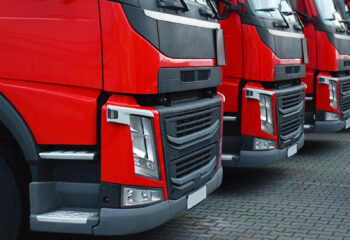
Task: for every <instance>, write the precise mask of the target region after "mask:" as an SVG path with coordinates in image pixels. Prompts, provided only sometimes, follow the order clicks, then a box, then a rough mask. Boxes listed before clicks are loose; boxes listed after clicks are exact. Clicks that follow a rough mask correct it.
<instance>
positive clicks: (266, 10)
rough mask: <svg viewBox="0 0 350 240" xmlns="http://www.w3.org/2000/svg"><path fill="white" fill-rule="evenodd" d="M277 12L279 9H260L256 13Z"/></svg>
mask: <svg viewBox="0 0 350 240" xmlns="http://www.w3.org/2000/svg"><path fill="white" fill-rule="evenodd" d="M276 10H277V8H258V9H255V10H254V12H273V11H276Z"/></svg>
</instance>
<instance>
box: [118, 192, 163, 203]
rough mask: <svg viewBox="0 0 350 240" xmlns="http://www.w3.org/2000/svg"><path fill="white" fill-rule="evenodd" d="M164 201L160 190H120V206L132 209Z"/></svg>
mask: <svg viewBox="0 0 350 240" xmlns="http://www.w3.org/2000/svg"><path fill="white" fill-rule="evenodd" d="M163 200H164V195H163V189H161V188H154V189H152V188H134V187H123V188H122V206H123V207H132V206H140V205H148V204H154V203H158V202H161V201H163Z"/></svg>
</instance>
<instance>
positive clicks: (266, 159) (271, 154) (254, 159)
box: [222, 135, 304, 167]
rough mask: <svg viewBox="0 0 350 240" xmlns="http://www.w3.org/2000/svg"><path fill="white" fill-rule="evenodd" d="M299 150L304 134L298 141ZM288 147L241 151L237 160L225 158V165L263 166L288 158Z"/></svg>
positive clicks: (302, 143)
mask: <svg viewBox="0 0 350 240" xmlns="http://www.w3.org/2000/svg"><path fill="white" fill-rule="evenodd" d="M296 144H297V148H298V150H299V149H301V148H302V147H303V146H304V135H303V136H302V137H301V138H300V140H299V141H298V142H297V143H296ZM287 154H288V148H285V149H274V150H267V151H241V152H240V157H239V158H238V159H237V160H235V159H232V160H223V161H222V165H223V166H224V167H262V166H266V165H270V164H273V163H275V162H278V161H282V160H285V159H287Z"/></svg>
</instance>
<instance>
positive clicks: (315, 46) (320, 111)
mask: <svg viewBox="0 0 350 240" xmlns="http://www.w3.org/2000/svg"><path fill="white" fill-rule="evenodd" d="M292 3H293V8H294V9H295V11H296V12H297V13H298V14H299V15H300V16H301V19H302V20H303V22H304V24H305V29H304V34H305V36H306V38H307V40H308V49H309V56H310V57H309V59H310V62H309V64H307V65H306V77H305V78H303V79H302V81H303V82H304V83H305V84H306V85H307V91H306V94H307V95H306V118H305V124H306V125H305V127H306V129H305V130H306V131H310V132H312V131H314V132H337V131H340V130H343V129H345V128H349V127H350V95H349V93H350V74H349V70H350V31H349V22H347V21H346V17H345V15H346V13H345V11H346V6H345V5H346V4H348V2H346V1H345V0H341V1H338V0H336V1H333V0H315V1H313V0H293V1H292Z"/></svg>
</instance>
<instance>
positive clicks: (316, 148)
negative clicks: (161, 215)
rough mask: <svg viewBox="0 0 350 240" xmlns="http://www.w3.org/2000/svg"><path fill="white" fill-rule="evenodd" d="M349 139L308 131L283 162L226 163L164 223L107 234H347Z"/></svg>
mask: <svg viewBox="0 0 350 240" xmlns="http://www.w3.org/2000/svg"><path fill="white" fill-rule="evenodd" d="M349 144H350V131H348V132H342V133H338V134H310V135H307V136H306V142H305V147H304V149H303V150H302V151H301V152H300V153H299V154H298V155H296V156H295V157H292V158H291V159H288V160H286V161H284V162H280V163H277V164H274V165H272V166H269V167H264V168H256V169H225V171H224V174H225V175H224V181H223V185H222V186H221V187H220V188H219V189H218V190H217V191H216V192H215V193H213V194H211V195H210V196H209V197H208V199H206V201H204V202H202V203H201V204H199V205H198V206H196V207H195V208H194V209H192V210H191V211H187V212H185V213H184V214H182V215H180V216H178V217H176V218H175V219H173V220H171V221H170V222H168V223H166V224H165V225H163V226H161V227H159V228H157V229H154V230H152V231H149V232H146V233H143V234H138V235H134V236H126V237H122V238H116V237H115V238H107V239H108V240H110V239H116V240H124V239H128V240H129V239H142V240H147V239H166V240H170V239H201V240H202V239H350V158H349V156H350V148H349ZM38 238H39V239H45V240H46V239H50V240H51V239H60V240H61V239H64V240H66V239H67V240H68V239H88V238H87V237H77V236H62V235H59V236H53V235H39V237H38ZM98 239H106V238H98Z"/></svg>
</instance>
